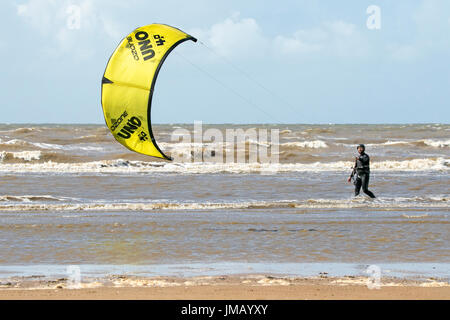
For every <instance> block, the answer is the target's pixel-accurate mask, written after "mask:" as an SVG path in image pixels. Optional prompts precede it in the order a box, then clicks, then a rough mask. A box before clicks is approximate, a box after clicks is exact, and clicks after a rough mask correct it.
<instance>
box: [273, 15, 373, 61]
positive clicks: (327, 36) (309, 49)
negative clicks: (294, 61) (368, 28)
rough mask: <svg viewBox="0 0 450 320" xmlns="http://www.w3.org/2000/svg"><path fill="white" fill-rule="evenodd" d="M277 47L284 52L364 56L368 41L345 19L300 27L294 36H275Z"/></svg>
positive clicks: (290, 53)
mask: <svg viewBox="0 0 450 320" xmlns="http://www.w3.org/2000/svg"><path fill="white" fill-rule="evenodd" d="M275 47H276V48H277V49H278V50H279V51H281V52H282V53H284V54H289V55H298V54H312V53H314V54H318V53H321V54H332V55H338V56H363V55H365V54H367V53H368V52H369V50H368V42H367V41H366V40H365V39H364V37H363V36H362V34H361V33H360V32H359V31H358V30H357V28H356V26H355V25H354V24H351V23H347V22H344V21H332V22H324V23H323V24H322V25H321V26H320V27H316V28H310V29H300V30H297V31H295V32H294V33H293V35H292V36H284V35H279V36H277V37H275Z"/></svg>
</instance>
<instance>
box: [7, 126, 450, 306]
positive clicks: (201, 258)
mask: <svg viewBox="0 0 450 320" xmlns="http://www.w3.org/2000/svg"><path fill="white" fill-rule="evenodd" d="M213 128H216V129H218V130H219V131H222V132H225V131H226V129H228V128H232V129H238V128H243V129H244V130H248V129H255V130H266V129H270V130H275V129H276V130H278V132H279V140H278V141H268V142H267V141H266V142H265V143H263V142H261V141H260V140H252V139H250V138H249V139H247V140H246V141H245V143H244V144H243V146H244V147H245V148H247V149H246V151H244V154H245V155H246V156H248V150H249V148H251V147H252V146H254V147H261V146H263V147H264V148H266V149H268V150H269V151H273V152H276V155H277V157H276V159H277V161H275V162H270V163H261V162H251V161H244V162H220V161H217V159H215V160H214V159H211V155H214V154H216V153H212V152H211V150H215V151H217V150H224V151H225V152H226V151H227V150H233V148H234V147H233V146H231V147H230V146H229V145H228V144H227V143H226V142H220V141H219V142H217V141H216V142H211V141H206V142H202V143H201V144H198V143H196V142H194V141H192V142H190V143H187V142H185V141H184V142H183V141H180V140H179V139H178V138H179V137H177V135H176V134H175V135H174V132H177V130H178V131H179V130H180V129H185V130H187V131H189V132H193V130H194V128H193V127H192V125H186V124H170V125H169V124H167V125H155V126H154V131H155V136H156V139H157V141H158V142H159V145H160V147H161V148H162V149H164V151H165V152H167V153H168V154H170V155H171V156H177V157H179V158H180V157H181V158H183V159H184V160H183V161H174V162H168V161H162V160H158V159H154V158H149V157H146V156H143V155H139V154H136V153H133V152H131V151H129V150H127V149H125V148H124V147H123V146H121V145H120V144H118V143H117V142H116V141H115V140H114V138H113V137H112V136H111V134H110V133H109V132H108V129H107V128H106V127H105V126H104V125H23V124H20V125H19V124H3V125H0V175H1V179H0V222H1V223H0V299H449V298H450V293H449V281H450V255H449V252H450V251H449V243H450V241H449V240H450V238H449V237H450V220H449V218H448V215H449V211H450V210H449V209H450V206H449V200H450V194H449V188H448V185H449V184H450V140H449V136H450V126H449V125H446V124H415V125H407V124H405V125H333V124H327V125H325V124H324V125H301V124H298V125H297V124H296V125H242V126H239V125H225V124H220V125H205V126H204V130H205V131H206V130H208V129H213ZM362 130H364V135H362V134H360V133H361V132H362ZM358 132H359V133H358ZM355 136H358V137H359V136H364V139H363V141H360V140H359V139H358V138H355ZM358 143H365V144H366V149H367V150H366V151H367V153H368V154H369V155H370V157H371V177H370V186H369V188H370V190H372V191H373V192H374V193H375V195H376V196H377V198H376V199H373V200H372V199H369V198H367V197H366V196H364V195H360V196H359V197H356V198H354V197H353V196H352V195H353V188H354V187H353V185H352V184H349V183H347V181H346V180H347V178H348V176H349V175H350V172H351V167H352V165H353V159H354V156H355V154H356V144H358ZM241 146H242V145H241ZM230 148H231V149H230ZM238 148H239V146H238ZM234 150H236V149H234ZM244 158H245V157H244ZM199 159H200V161H198V160H199ZM245 159H247V158H245ZM213 160H214V161H213ZM247 160H248V159H247ZM371 284H376V285H377V286H379V289H376V288H375V289H370V288H369V286H371ZM71 286H76V288H73V287H71Z"/></svg>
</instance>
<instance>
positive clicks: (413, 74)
mask: <svg viewBox="0 0 450 320" xmlns="http://www.w3.org/2000/svg"><path fill="white" fill-rule="evenodd" d="M0 8H1V16H2V19H1V20H0V59H1V60H0V61H1V70H2V71H1V77H0V88H1V89H0V90H1V97H2V102H1V104H0V110H1V111H2V113H1V114H2V116H1V120H0V122H2V123H99V124H101V123H104V119H103V113H102V107H101V101H100V93H101V92H100V89H101V86H100V82H101V79H102V75H103V72H104V70H105V67H106V63H107V61H108V59H109V57H110V55H111V54H112V52H113V51H114V49H115V48H116V46H117V45H118V43H119V42H120V41H121V40H122V39H123V38H124V37H125V36H126V35H127V34H129V33H130V32H131V31H133V30H134V29H135V28H137V27H139V26H143V25H147V24H151V23H164V24H168V25H172V26H174V27H177V28H179V29H181V30H183V31H185V32H187V33H189V34H191V35H192V36H194V37H196V38H198V39H199V42H197V43H194V42H190V41H189V42H185V43H183V44H182V45H180V46H178V47H177V48H176V49H175V50H174V51H173V52H172V53H171V54H170V55H169V57H168V58H167V60H166V61H165V63H164V66H163V67H162V69H161V72H160V73H159V76H158V81H157V83H156V87H155V93H154V97H153V105H152V120H153V121H154V122H155V123H193V122H194V121H203V122H204V123H449V122H450V63H449V57H450V37H449V34H450V1H446V0H416V1H410V0H397V1H389V0H371V1H365V0H354V1H350V0H346V1H333V0H327V1H326V0H321V1H319V0H295V1H289V0H287V1H264V2H263V1H257V0H246V1H242V0H240V1H235V0H227V1H210V0H209V1H208V0H190V1H174V0H165V1H138V0H131V1H114V0H108V1H106V0H78V1H77V0H70V1H68V0H59V1H56V0H28V1H26V0H24V1H20V0H15V1H9V0H8V1H2V2H1V4H0Z"/></svg>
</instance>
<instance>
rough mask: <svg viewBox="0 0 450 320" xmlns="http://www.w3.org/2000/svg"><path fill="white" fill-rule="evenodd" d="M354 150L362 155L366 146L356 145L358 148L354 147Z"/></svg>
mask: <svg viewBox="0 0 450 320" xmlns="http://www.w3.org/2000/svg"><path fill="white" fill-rule="evenodd" d="M356 150H358V153H359V154H362V153H364V151H366V146H365V145H363V144H358V146H357V147H356Z"/></svg>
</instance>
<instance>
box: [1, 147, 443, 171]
mask: <svg viewBox="0 0 450 320" xmlns="http://www.w3.org/2000/svg"><path fill="white" fill-rule="evenodd" d="M37 152H39V151H37ZM0 154H1V153H0ZM19 154H20V153H19ZM21 156H23V157H24V158H26V157H27V156H30V157H32V156H33V157H37V156H38V154H37V153H36V154H32V155H27V154H23V155H21ZM1 157H2V156H0V159H1ZM3 157H4V156H3ZM30 159H31V158H30ZM352 165H353V163H352V162H349V161H337V162H328V163H321V162H315V163H211V162H194V163H188V162H185V163H178V162H145V161H128V160H122V159H118V160H102V161H92V162H81V163H57V162H52V161H48V162H43V163H0V172H4V173H11V172H14V173H27V172H36V173H61V174H64V173H71V174H74V173H126V174H134V173H136V174H138V173H184V174H207V173H262V174H272V173H273V174H275V173H279V172H327V171H336V172H346V171H348V170H349V169H350V168H351V166H352ZM371 170H372V171H450V159H444V158H428V159H412V160H403V161H392V160H387V161H380V162H373V163H372V164H371Z"/></svg>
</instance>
